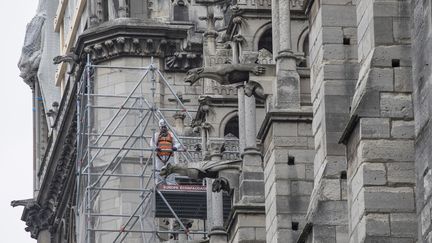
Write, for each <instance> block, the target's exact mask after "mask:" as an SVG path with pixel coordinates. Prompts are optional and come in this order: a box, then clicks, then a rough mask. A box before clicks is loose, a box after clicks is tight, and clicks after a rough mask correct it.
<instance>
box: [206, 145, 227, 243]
mask: <svg viewBox="0 0 432 243" xmlns="http://www.w3.org/2000/svg"><path fill="white" fill-rule="evenodd" d="M223 144H224V142H223V140H217V141H212V143H211V144H210V148H211V154H210V160H211V161H221V160H222V153H221V149H222V146H223ZM212 181H213V180H212ZM207 186H209V187H211V186H212V185H211V184H207ZM210 198H211V220H212V225H211V228H210V233H209V236H210V243H226V242H227V233H226V231H225V228H224V227H223V224H224V220H223V198H222V192H211V197H210Z"/></svg>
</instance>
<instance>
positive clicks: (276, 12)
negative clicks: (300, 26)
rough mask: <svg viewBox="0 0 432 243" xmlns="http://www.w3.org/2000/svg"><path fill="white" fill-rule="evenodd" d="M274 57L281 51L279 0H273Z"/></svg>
mask: <svg viewBox="0 0 432 243" xmlns="http://www.w3.org/2000/svg"><path fill="white" fill-rule="evenodd" d="M272 36H273V59H274V60H275V61H276V57H277V53H279V0H272Z"/></svg>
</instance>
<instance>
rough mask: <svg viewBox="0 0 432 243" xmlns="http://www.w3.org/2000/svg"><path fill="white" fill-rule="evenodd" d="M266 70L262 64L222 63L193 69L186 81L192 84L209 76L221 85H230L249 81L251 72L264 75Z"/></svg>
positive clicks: (187, 75) (188, 73)
mask: <svg viewBox="0 0 432 243" xmlns="http://www.w3.org/2000/svg"><path fill="white" fill-rule="evenodd" d="M265 70H266V68H265V67H264V66H260V65H248V64H221V65H216V66H211V67H201V68H194V69H191V70H189V71H188V72H187V74H186V78H185V80H184V81H185V82H186V83H190V84H191V85H192V84H194V83H195V82H197V81H198V80H199V79H201V78H209V79H213V80H215V81H216V82H218V83H220V84H221V85H229V84H236V83H241V82H245V81H249V76H250V73H252V74H254V75H256V76H259V75H263V74H264V73H265Z"/></svg>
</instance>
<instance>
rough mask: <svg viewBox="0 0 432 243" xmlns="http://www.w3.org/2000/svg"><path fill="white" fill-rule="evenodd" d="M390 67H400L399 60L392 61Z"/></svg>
mask: <svg viewBox="0 0 432 243" xmlns="http://www.w3.org/2000/svg"><path fill="white" fill-rule="evenodd" d="M392 67H400V60H399V59H392Z"/></svg>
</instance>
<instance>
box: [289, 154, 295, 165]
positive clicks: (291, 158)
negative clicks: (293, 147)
mask: <svg viewBox="0 0 432 243" xmlns="http://www.w3.org/2000/svg"><path fill="white" fill-rule="evenodd" d="M294 164H295V157H294V156H291V155H288V165H294Z"/></svg>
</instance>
